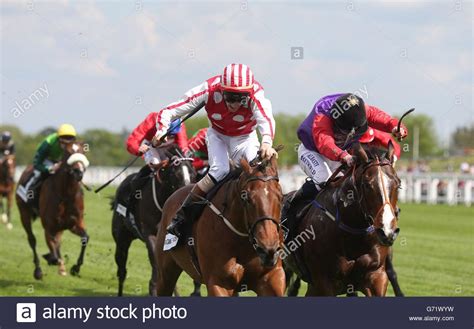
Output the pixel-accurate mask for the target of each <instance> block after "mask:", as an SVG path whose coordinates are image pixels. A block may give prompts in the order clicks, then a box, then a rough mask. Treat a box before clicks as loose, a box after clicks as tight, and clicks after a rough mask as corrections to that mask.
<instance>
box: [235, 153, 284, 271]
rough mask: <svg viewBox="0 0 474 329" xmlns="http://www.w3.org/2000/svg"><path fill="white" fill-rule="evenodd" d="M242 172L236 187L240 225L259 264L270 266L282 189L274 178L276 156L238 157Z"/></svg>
mask: <svg viewBox="0 0 474 329" xmlns="http://www.w3.org/2000/svg"><path fill="white" fill-rule="evenodd" d="M240 163H241V167H242V169H243V171H242V174H241V175H240V177H239V181H238V188H239V191H240V199H241V201H242V203H243V209H242V212H243V215H244V216H243V218H244V221H245V223H244V225H245V227H246V228H247V230H248V234H249V238H250V242H251V243H252V245H253V247H254V249H255V251H256V252H257V255H258V256H259V257H260V260H261V262H262V265H263V266H266V267H273V266H275V264H276V263H277V261H278V255H279V253H278V250H279V248H280V211H281V204H282V200H283V193H282V191H281V186H280V184H279V182H278V169H277V160H276V158H275V157H272V159H271V160H263V161H258V162H257V163H254V161H252V164H253V165H250V164H249V163H248V162H247V160H245V159H242V160H241V162H240Z"/></svg>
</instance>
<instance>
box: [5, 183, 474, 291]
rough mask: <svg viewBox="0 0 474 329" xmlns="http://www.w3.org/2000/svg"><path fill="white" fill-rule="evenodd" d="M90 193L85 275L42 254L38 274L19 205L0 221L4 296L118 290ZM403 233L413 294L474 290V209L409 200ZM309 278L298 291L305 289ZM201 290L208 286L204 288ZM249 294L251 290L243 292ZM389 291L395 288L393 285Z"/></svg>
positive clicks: (109, 241)
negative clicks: (39, 275) (62, 269)
mask: <svg viewBox="0 0 474 329" xmlns="http://www.w3.org/2000/svg"><path fill="white" fill-rule="evenodd" d="M113 193H114V190H113V189H110V188H109V189H106V190H104V191H102V192H101V194H100V195H96V194H93V193H88V192H87V193H86V216H85V220H86V225H87V229H88V233H89V235H90V237H91V239H90V242H89V246H88V248H87V251H86V257H85V262H84V265H83V266H82V269H81V273H80V277H73V276H71V275H70V274H68V275H67V276H66V277H60V276H59V275H58V274H57V267H56V266H48V265H47V264H46V262H45V261H44V260H43V259H41V266H42V269H43V273H44V277H43V280H41V281H36V280H35V279H34V278H33V262H32V252H31V250H30V247H29V245H28V242H27V239H26V234H25V232H24V230H23V228H22V226H21V223H20V219H19V216H18V212H17V209H16V205H15V206H14V209H13V212H12V215H13V219H12V222H13V225H14V228H13V230H12V231H8V230H7V229H6V227H5V226H4V225H2V226H0V241H1V253H0V296H114V295H115V294H116V292H117V279H116V276H115V275H116V265H115V261H114V250H115V244H114V241H113V238H112V235H111V211H110V207H109V200H108V198H107V197H108V196H110V195H113ZM401 208H402V214H401V219H400V223H399V225H400V227H401V233H400V236H399V237H398V239H397V241H396V243H395V245H394V247H395V253H394V264H395V269H396V271H397V273H398V279H399V282H400V285H401V288H402V290H403V291H404V293H405V294H406V295H407V296H474V285H473V283H474V282H473V279H472V278H473V274H474V250H473V244H474V240H473V238H474V230H473V229H474V216H473V215H474V208H472V207H471V208H468V207H464V206H457V207H451V206H447V205H424V204H418V205H417V204H403V205H401ZM33 230H34V232H35V235H36V238H37V250H38V252H39V254H40V255H43V254H45V253H47V252H48V249H47V247H46V244H45V242H44V234H43V229H42V227H41V223H40V221H39V220H37V221H36V222H35V223H34V226H33ZM62 240H63V243H62V254H63V256H64V258H65V261H66V266H67V268H68V270H69V269H70V267H71V266H72V265H73V264H74V263H75V262H76V259H77V257H78V254H79V250H80V239H79V237H77V236H75V235H73V234H71V233H70V232H65V233H64V235H63V239H62ZM127 269H128V277H127V280H126V281H125V291H124V293H125V295H127V296H144V295H147V293H148V280H149V278H150V265H149V263H148V259H147V256H146V249H145V246H144V244H143V243H142V242H140V241H139V240H135V241H134V242H133V244H132V246H131V248H130V253H129V258H128V266H127ZM178 286H179V291H180V293H181V294H182V295H189V294H190V293H191V291H192V288H193V284H192V282H191V280H190V279H189V277H188V276H187V275H185V274H183V275H182V276H181V278H180V280H179V282H178ZM305 290H306V289H305V286H304V285H303V287H302V289H301V291H300V294H304V292H305ZM202 292H203V294H205V289H204V288H202ZM242 295H244V296H251V295H253V293H251V292H247V293H244V294H242ZM389 295H393V291H392V290H391V288H389Z"/></svg>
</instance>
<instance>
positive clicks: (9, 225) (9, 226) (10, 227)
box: [7, 188, 13, 230]
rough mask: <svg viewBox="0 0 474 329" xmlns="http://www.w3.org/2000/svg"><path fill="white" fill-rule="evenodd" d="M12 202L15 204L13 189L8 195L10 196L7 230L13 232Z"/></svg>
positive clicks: (8, 198) (8, 197)
mask: <svg viewBox="0 0 474 329" xmlns="http://www.w3.org/2000/svg"><path fill="white" fill-rule="evenodd" d="M12 202H13V188H12V190H11V192H10V193H8V196H7V228H8V229H9V230H11V229H12V228H13V225H12V217H11V211H12Z"/></svg>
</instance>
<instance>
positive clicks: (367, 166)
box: [336, 157, 397, 227]
mask: <svg viewBox="0 0 474 329" xmlns="http://www.w3.org/2000/svg"><path fill="white" fill-rule="evenodd" d="M391 165H392V164H391V163H390V162H389V161H380V159H379V158H378V157H376V159H375V161H371V162H368V163H367V164H365V165H364V166H363V168H362V172H361V174H360V175H361V176H363V175H364V173H365V172H366V171H367V170H368V169H370V168H372V167H383V166H391ZM355 171H356V166H353V167H352V173H351V181H352V185H353V186H354V189H355V192H356V194H357V195H359V198H358V200H357V201H358V204H359V205H360V209H361V211H362V214H363V215H364V219H365V222H366V223H367V226H368V227H373V226H374V222H375V218H377V217H378V216H379V215H380V213H381V212H382V211H383V209H384V208H385V206H386V205H388V206H389V207H390V209H391V210H392V211H393V213H394V214H395V215H397V211H395V208H394V207H393V205H392V204H391V203H390V198H389V196H388V195H387V189H386V188H385V182H384V179H383V177H382V175H383V172H382V171H381V170H378V174H379V175H380V181H381V182H382V193H383V200H384V202H383V204H382V205H381V206H380V207H379V209H378V210H377V212H376V214H375V216H372V215H371V214H370V212H369V211H368V209H367V206H366V203H365V202H363V201H364V200H365V193H364V188H363V186H362V184H363V181H362V180H361V181H360V183H359V184H357V183H356V179H355ZM336 207H337V205H336Z"/></svg>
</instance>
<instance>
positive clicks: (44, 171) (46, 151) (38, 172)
mask: <svg viewBox="0 0 474 329" xmlns="http://www.w3.org/2000/svg"><path fill="white" fill-rule="evenodd" d="M76 135H77V134H76V129H74V127H73V126H72V125H70V124H62V125H61V126H60V127H59V128H58V131H57V132H55V133H52V134H50V135H48V136H47V137H46V138H45V139H44V140H43V141H42V142H41V144H39V146H38V148H37V150H36V154H35V157H34V159H33V167H34V171H33V175H32V176H31V178H30V179H29V180H28V181H27V182H26V183H25V186H24V189H23V191H24V192H25V193H26V194H27V193H28V191H29V190H32V191H39V188H40V186H41V183H42V182H43V181H44V180H45V179H46V178H47V177H48V176H50V175H52V174H54V173H55V172H56V171H57V170H58V169H59V166H60V165H61V164H60V163H59V160H61V158H62V156H63V150H64V149H65V147H66V145H67V144H69V143H73V142H74V141H75V140H76ZM20 190H21V189H19V190H18V191H20ZM20 197H21V195H20ZM32 199H34V198H30V199H29V200H30V201H32ZM24 201H25V202H27V200H24Z"/></svg>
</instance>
